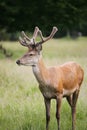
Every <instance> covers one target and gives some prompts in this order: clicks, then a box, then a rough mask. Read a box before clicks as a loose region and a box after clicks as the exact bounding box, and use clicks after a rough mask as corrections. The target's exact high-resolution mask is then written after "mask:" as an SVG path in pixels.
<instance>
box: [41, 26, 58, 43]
mask: <svg viewBox="0 0 87 130" xmlns="http://www.w3.org/2000/svg"><path fill="white" fill-rule="evenodd" d="M57 31H58V29H57V27H53V29H52V32H51V34H50V35H49V36H48V37H47V38H44V37H43V35H42V32H41V31H39V34H40V37H41V39H42V41H41V42H40V44H42V43H44V42H46V41H48V40H49V39H51V38H53V36H54V35H55V33H56V32H57Z"/></svg>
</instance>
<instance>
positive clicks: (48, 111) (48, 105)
mask: <svg viewBox="0 0 87 130" xmlns="http://www.w3.org/2000/svg"><path fill="white" fill-rule="evenodd" d="M44 102H45V108H46V130H48V129H49V122H50V102H51V100H50V99H46V98H44Z"/></svg>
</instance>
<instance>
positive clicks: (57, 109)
mask: <svg viewBox="0 0 87 130" xmlns="http://www.w3.org/2000/svg"><path fill="white" fill-rule="evenodd" d="M61 102H62V96H58V97H57V99H56V118H57V124H58V130H60V108H61Z"/></svg>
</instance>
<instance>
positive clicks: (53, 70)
mask: <svg viewBox="0 0 87 130" xmlns="http://www.w3.org/2000/svg"><path fill="white" fill-rule="evenodd" d="M57 31H58V29H57V27H53V29H52V32H51V33H50V35H49V36H47V37H43V35H42V31H41V30H40V29H39V28H38V27H37V26H36V27H35V29H34V33H33V37H32V38H29V37H28V36H27V35H26V34H25V32H24V31H22V34H21V37H19V42H20V44H21V45H22V46H25V47H27V48H28V52H27V53H26V54H24V55H23V56H22V57H21V58H20V59H18V60H17V61H16V63H17V64H18V65H24V66H32V71H33V73H34V75H35V77H36V80H37V82H38V83H39V89H40V91H41V93H42V95H43V97H44V103H45V109H46V130H48V129H49V122H50V106H51V99H55V100H56V119H57V124H58V130H60V110H61V103H62V99H63V98H64V97H65V98H66V100H67V102H68V104H69V106H70V108H71V115H72V130H75V128H76V104H77V99H78V96H79V92H80V88H81V84H82V81H83V78H84V71H83V69H82V67H81V66H80V65H79V64H77V63H76V62H74V61H68V62H66V63H64V64H62V65H58V66H52V67H47V66H46V65H45V63H44V61H43V58H42V53H41V52H42V44H43V43H45V42H46V41H48V40H50V39H51V38H53V36H54V35H55V33H56V32H57ZM37 35H38V36H39V37H40V39H41V40H40V41H38V42H36V41H35V40H36V38H37Z"/></svg>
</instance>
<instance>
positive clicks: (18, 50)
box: [0, 38, 87, 130]
mask: <svg viewBox="0 0 87 130" xmlns="http://www.w3.org/2000/svg"><path fill="white" fill-rule="evenodd" d="M86 42H87V38H80V39H77V40H71V39H65V38H64V39H58V40H50V41H49V42H47V43H44V45H43V59H44V62H45V63H46V65H48V66H52V65H60V64H62V63H65V62H68V61H72V60H73V61H75V62H77V63H79V64H80V65H81V66H82V67H83V69H84V71H85V76H84V82H83V84H82V87H81V91H80V96H79V100H78V104H77V122H76V130H86V129H87V101H86V99H87V87H86V86H87V43H86ZM2 44H3V46H4V47H5V48H6V49H7V50H9V51H11V52H12V53H13V56H12V58H10V59H6V58H5V57H4V56H3V54H0V55H2V56H1V60H0V130H45V107H44V100H43V96H42V95H41V93H40V91H39V88H38V83H37V81H36V79H35V77H34V75H33V73H32V69H31V67H25V66H21V67H20V66H17V65H16V60H17V59H18V58H20V57H21V56H22V55H23V54H24V53H25V52H26V51H27V48H25V47H22V46H20V44H19V43H18V42H16V43H9V42H2ZM55 111H56V103H55V100H53V101H52V106H51V122H50V130H56V129H57V122H56V118H55ZM61 129H62V130H70V129H71V110H70V107H69V105H68V103H67V102H66V100H65V99H63V102H62V107H61Z"/></svg>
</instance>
